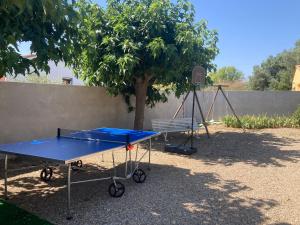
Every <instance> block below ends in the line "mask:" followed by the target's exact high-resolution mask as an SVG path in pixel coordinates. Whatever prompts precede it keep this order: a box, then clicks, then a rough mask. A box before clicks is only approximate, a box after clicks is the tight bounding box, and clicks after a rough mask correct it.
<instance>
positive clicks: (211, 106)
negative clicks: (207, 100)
mask: <svg viewBox="0 0 300 225" xmlns="http://www.w3.org/2000/svg"><path fill="white" fill-rule="evenodd" d="M219 88H220V87H219V86H218V89H217V91H216V94H215V96H214V99H213V102H212V104H211V105H210V107H209V110H208V113H207V116H206V120H208V118H209V116H210V113H211V110H212V108H213V106H214V104H215V101H216V99H217V95H218V92H219Z"/></svg>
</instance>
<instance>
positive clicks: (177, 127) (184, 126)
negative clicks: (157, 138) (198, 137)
mask: <svg viewBox="0 0 300 225" xmlns="http://www.w3.org/2000/svg"><path fill="white" fill-rule="evenodd" d="M151 122H152V130H153V131H157V132H160V133H161V134H163V135H164V138H165V141H167V135H168V133H172V132H187V131H191V130H192V117H186V118H175V119H152V120H151ZM193 124H194V125H193V130H194V131H196V130H198V129H199V128H200V127H201V126H199V124H198V123H197V121H196V120H195V119H194V123H193Z"/></svg>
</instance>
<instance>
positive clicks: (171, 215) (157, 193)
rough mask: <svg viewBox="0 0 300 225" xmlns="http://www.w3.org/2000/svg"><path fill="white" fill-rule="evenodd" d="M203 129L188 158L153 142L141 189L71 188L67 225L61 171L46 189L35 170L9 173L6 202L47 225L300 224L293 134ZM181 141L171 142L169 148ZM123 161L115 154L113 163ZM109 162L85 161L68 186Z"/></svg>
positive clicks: (297, 143) (298, 148)
mask: <svg viewBox="0 0 300 225" xmlns="http://www.w3.org/2000/svg"><path fill="white" fill-rule="evenodd" d="M209 129H210V132H211V138H210V139H207V138H206V136H205V134H204V133H203V131H202V132H201V133H200V134H199V135H198V136H197V139H196V145H197V147H198V152H197V153H196V154H194V155H191V156H182V155H176V154H170V153H166V152H164V151H163V147H164V142H163V141H162V138H159V139H158V140H154V142H153V152H152V163H153V164H152V167H151V171H147V170H145V171H146V172H147V173H148V177H147V180H146V182H145V183H143V184H137V183H135V182H133V181H132V180H131V179H130V180H127V181H124V182H123V181H122V182H123V183H124V184H125V186H126V191H125V194H124V195H123V196H122V198H111V197H110V196H109V195H108V192H107V188H108V185H109V184H110V182H111V181H104V182H93V183H86V184H78V185H73V186H72V212H73V215H74V218H73V219H72V220H70V221H68V220H66V219H65V216H66V197H67V196H66V195H67V193H66V188H65V186H64V185H65V182H66V175H65V172H66V171H65V169H64V168H60V169H55V176H54V178H55V179H53V180H52V181H51V182H50V183H49V184H46V183H43V182H41V181H40V179H39V171H38V170H31V171H26V172H25V173H22V174H20V173H19V174H14V173H10V175H9V176H10V180H9V195H10V202H12V203H15V204H17V205H18V206H20V207H22V208H24V209H26V210H29V211H30V212H33V213H35V214H37V215H39V216H41V217H42V218H45V219H47V220H49V221H50V222H52V223H54V224H80V225H82V224H89V225H90V224H164V225H165V224H220V225H225V224H272V225H275V224H276V225H287V224H295V225H297V224H300V194H299V193H300V162H299V159H300V129H264V130H257V131H253V130H251V131H246V132H245V133H243V132H242V131H241V130H238V129H229V128H225V127H223V126H210V127H209ZM184 137H185V135H184V134H177V135H172V136H171V137H170V140H169V142H171V143H179V142H181V141H183V140H184ZM122 157H123V155H121V154H118V156H117V159H118V161H120V160H121V159H122ZM109 160H110V155H104V161H105V162H102V161H101V157H99V158H97V159H95V158H90V159H86V160H84V161H83V162H84V166H85V167H86V168H88V169H89V170H88V171H78V172H76V173H75V174H74V175H73V179H74V180H78V179H81V178H96V177H99V172H96V171H95V170H96V169H97V170H103V169H105V168H111V162H109ZM28 163H29V164H34V163H36V162H34V161H31V162H28ZM20 164H25V162H24V159H21V158H17V159H14V160H10V167H17V166H20ZM1 165H3V162H1ZM100 166H101V167H100ZM142 167H144V168H146V164H142ZM1 168H3V167H2V166H1ZM1 171H2V170H1ZM118 171H119V172H122V165H120V166H119V168H118ZM110 172H111V170H108V171H107V170H105V172H102V173H104V174H107V173H110ZM102 173H101V174H102ZM1 176H2V172H1ZM2 184H3V182H2V180H1V185H0V195H1V196H3V185H2Z"/></svg>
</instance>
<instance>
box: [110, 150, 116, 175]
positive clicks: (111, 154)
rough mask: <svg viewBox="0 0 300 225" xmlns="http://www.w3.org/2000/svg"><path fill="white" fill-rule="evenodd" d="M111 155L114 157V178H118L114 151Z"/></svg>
mask: <svg viewBox="0 0 300 225" xmlns="http://www.w3.org/2000/svg"><path fill="white" fill-rule="evenodd" d="M111 155H112V160H113V168H114V177H116V176H117V169H116V165H115V156H114V151H112V153H111Z"/></svg>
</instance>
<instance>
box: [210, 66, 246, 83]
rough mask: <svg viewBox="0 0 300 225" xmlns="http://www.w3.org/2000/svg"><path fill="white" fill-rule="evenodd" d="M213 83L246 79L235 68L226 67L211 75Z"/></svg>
mask: <svg viewBox="0 0 300 225" xmlns="http://www.w3.org/2000/svg"><path fill="white" fill-rule="evenodd" d="M209 76H210V77H211V79H212V81H213V82H217V83H218V82H228V81H229V82H232V81H238V80H241V79H243V78H244V74H243V73H242V72H241V71H239V70H238V69H236V68H235V67H234V66H225V67H222V68H220V69H218V70H217V71H216V72H213V73H211V74H210V75H209Z"/></svg>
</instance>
